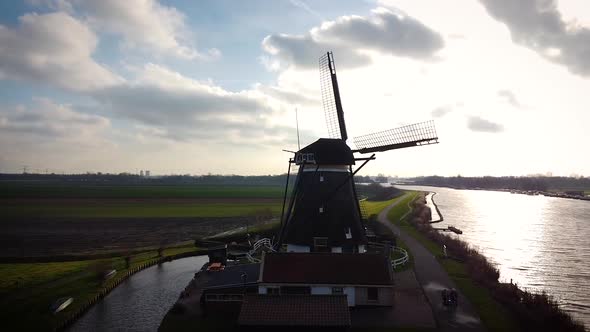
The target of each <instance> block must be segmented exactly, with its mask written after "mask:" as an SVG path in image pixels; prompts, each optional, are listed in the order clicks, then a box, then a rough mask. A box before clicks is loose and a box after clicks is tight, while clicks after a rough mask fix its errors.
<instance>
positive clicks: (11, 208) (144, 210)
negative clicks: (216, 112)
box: [0, 200, 282, 218]
mask: <svg viewBox="0 0 590 332" xmlns="http://www.w3.org/2000/svg"><path fill="white" fill-rule="evenodd" d="M281 206H282V205H281V201H280V200H276V201H274V200H271V201H268V202H260V201H252V202H247V201H240V202H196V203H183V202H167V201H156V202H141V201H139V202H129V201H122V202H113V203H110V202H100V203H95V202H94V203H93V202H88V203H86V202H76V203H73V204H68V203H67V202H63V203H61V202H60V203H35V204H32V203H30V202H17V203H6V202H2V201H0V214H1V215H3V216H5V217H80V218H91V217H103V218H106V217H113V218H114V217H119V218H122V217H236V216H248V215H252V214H254V213H256V212H257V211H260V210H266V209H270V210H271V212H272V214H273V215H279V214H280V211H281Z"/></svg>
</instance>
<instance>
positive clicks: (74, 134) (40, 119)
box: [0, 98, 110, 144]
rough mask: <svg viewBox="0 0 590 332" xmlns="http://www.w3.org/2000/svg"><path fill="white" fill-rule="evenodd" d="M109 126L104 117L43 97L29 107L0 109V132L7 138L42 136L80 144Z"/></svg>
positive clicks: (35, 137)
mask: <svg viewBox="0 0 590 332" xmlns="http://www.w3.org/2000/svg"><path fill="white" fill-rule="evenodd" d="M109 127H110V121H109V120H108V119H107V118H105V117H102V116H98V115H94V114H86V113H81V112H77V111H75V110H73V109H72V108H71V106H69V105H62V104H57V103H55V102H53V101H52V100H50V99H47V98H37V99H35V103H34V105H32V106H29V107H25V106H17V107H14V108H4V109H0V129H1V130H0V131H1V132H2V133H3V136H4V138H5V139H6V138H8V136H10V138H9V139H10V141H14V140H18V139H19V138H25V139H33V140H36V139H38V138H42V139H51V140H67V141H71V142H76V144H84V142H88V141H89V140H94V139H95V138H96V136H97V135H98V134H99V133H100V132H102V131H103V130H105V129H107V128H109Z"/></svg>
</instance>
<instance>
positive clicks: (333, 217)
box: [275, 52, 438, 252]
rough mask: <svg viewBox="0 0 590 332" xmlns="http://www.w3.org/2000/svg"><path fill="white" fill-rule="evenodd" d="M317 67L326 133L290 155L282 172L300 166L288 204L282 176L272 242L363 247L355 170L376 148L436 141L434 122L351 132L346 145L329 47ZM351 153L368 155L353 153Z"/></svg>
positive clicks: (304, 248) (295, 246)
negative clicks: (278, 219)
mask: <svg viewBox="0 0 590 332" xmlns="http://www.w3.org/2000/svg"><path fill="white" fill-rule="evenodd" d="M319 69H320V85H321V94H322V103H323V108H324V112H325V116H326V123H327V126H328V133H329V136H330V138H320V139H318V140H317V141H316V142H314V143H312V144H310V145H308V146H306V147H304V148H302V149H300V150H299V151H297V152H296V153H295V156H294V158H291V159H290V160H289V171H288V172H287V174H289V173H290V169H291V165H292V164H295V165H297V166H299V170H298V173H297V177H296V179H295V184H294V187H293V190H292V193H291V195H290V200H289V204H288V205H287V204H286V203H287V191H288V183H289V179H288V178H287V185H286V186H285V197H284V200H283V211H282V215H281V229H280V231H279V234H278V240H277V241H276V243H275V246H276V249H278V248H281V247H286V250H287V251H290V252H309V251H317V252H322V251H327V252H364V251H365V245H366V244H367V239H366V237H365V230H364V227H363V224H362V219H361V207H360V205H359V201H358V196H357V192H356V188H355V184H354V179H353V178H354V175H355V174H356V173H357V172H358V171H359V170H361V169H362V168H363V167H364V166H365V165H366V164H367V163H368V162H369V161H370V160H373V159H375V152H383V151H388V150H395V149H401V148H407V147H412V146H421V145H428V144H436V143H438V136H437V134H436V129H435V127H434V122H433V121H428V122H422V123H416V124H412V125H408V126H404V127H400V128H395V129H390V130H385V131H381V132H376V133H373V134H368V135H363V136H359V137H356V138H354V143H355V145H356V149H351V148H350V147H349V146H348V145H347V143H346V141H347V140H348V133H347V131H346V123H345V121H344V111H343V109H342V101H341V99H340V90H339V89H338V80H337V78H336V68H335V65H334V56H333V54H332V52H328V53H326V54H325V55H323V56H322V57H320V59H319ZM355 153H358V154H361V155H362V154H369V153H370V154H371V155H370V156H368V157H363V156H358V157H357V156H355ZM361 161H362V164H361V165H360V166H359V167H357V168H356V169H355V170H353V166H354V165H355V164H356V162H361ZM285 207H286V208H287V209H286V211H285Z"/></svg>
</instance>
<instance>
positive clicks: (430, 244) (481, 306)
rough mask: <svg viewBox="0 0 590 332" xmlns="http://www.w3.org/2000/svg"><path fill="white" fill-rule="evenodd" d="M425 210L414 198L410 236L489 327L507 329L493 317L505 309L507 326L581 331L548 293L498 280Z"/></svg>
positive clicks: (482, 259) (483, 259)
mask: <svg viewBox="0 0 590 332" xmlns="http://www.w3.org/2000/svg"><path fill="white" fill-rule="evenodd" d="M433 203H434V201H433ZM434 204H436V203H434ZM426 210H429V208H428V207H427V206H426V205H425V201H424V200H416V201H414V206H413V213H412V215H411V216H410V217H409V218H408V219H407V220H406V223H407V226H408V227H411V228H412V229H414V234H413V236H414V237H415V238H416V239H418V240H419V241H420V242H421V243H423V244H424V245H425V247H427V248H428V249H429V250H430V251H431V253H432V254H433V255H435V256H436V257H437V258H438V260H439V261H441V262H442V264H443V266H445V269H446V270H447V272H448V273H449V274H450V275H451V276H452V277H453V278H454V279H457V284H458V286H459V288H460V289H462V290H464V292H465V294H466V296H467V297H468V298H469V299H470V300H471V301H472V302H473V303H474V304H475V305H476V307H478V310H479V311H480V315H481V316H482V320H483V321H484V323H485V324H486V327H488V329H489V330H498V331H500V330H506V329H507V328H506V327H502V326H497V325H496V324H495V322H497V320H498V318H493V317H494V316H497V314H498V313H499V312H502V311H505V312H506V314H507V317H506V318H508V319H509V320H508V321H506V322H507V323H508V324H509V325H514V324H515V323H516V324H517V325H516V326H518V328H519V329H522V330H537V331H558V330H561V331H584V326H583V325H582V324H581V323H579V322H577V321H575V320H574V319H573V318H572V317H571V316H570V315H569V314H568V313H566V312H564V311H563V310H562V309H560V308H559V306H558V303H557V301H556V300H554V299H553V298H552V297H551V296H549V295H548V294H546V293H541V294H536V293H531V292H529V291H526V290H521V289H520V288H519V287H518V286H517V285H515V284H512V283H500V282H499V280H498V279H499V271H498V269H497V268H496V267H495V266H494V265H493V264H491V263H490V262H489V261H488V260H487V258H486V257H485V256H483V255H482V254H480V253H479V252H478V251H477V250H475V249H474V248H472V247H471V246H469V245H468V244H467V243H465V242H463V241H461V240H459V239H456V238H454V237H449V236H446V235H443V234H440V232H437V231H436V230H434V229H433V228H432V226H431V225H430V223H429V222H430V220H427V219H426V218H424V216H425V215H427V214H426V213H424V211H426ZM428 215H429V214H428ZM443 245H446V247H447V252H448V255H449V256H450V257H452V258H450V259H449V258H445V255H444V253H443V252H442V250H441V247H442V246H443ZM494 303H496V304H494ZM498 305H501V307H499V306H498ZM486 317H487V318H486ZM510 321H512V323H509V322H510ZM489 324H494V325H491V326H488V325H489Z"/></svg>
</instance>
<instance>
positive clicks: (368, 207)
mask: <svg viewBox="0 0 590 332" xmlns="http://www.w3.org/2000/svg"><path fill="white" fill-rule="evenodd" d="M401 197H402V196H398V197H395V198H392V199H390V200H387V201H369V200H363V201H361V204H362V205H363V208H364V209H365V211H366V212H367V215H369V216H370V215H372V214H379V213H380V212H381V211H382V210H383V209H385V208H386V207H387V206H389V205H390V204H392V203H393V202H395V201H396V200H398V199H400V198H401Z"/></svg>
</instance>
